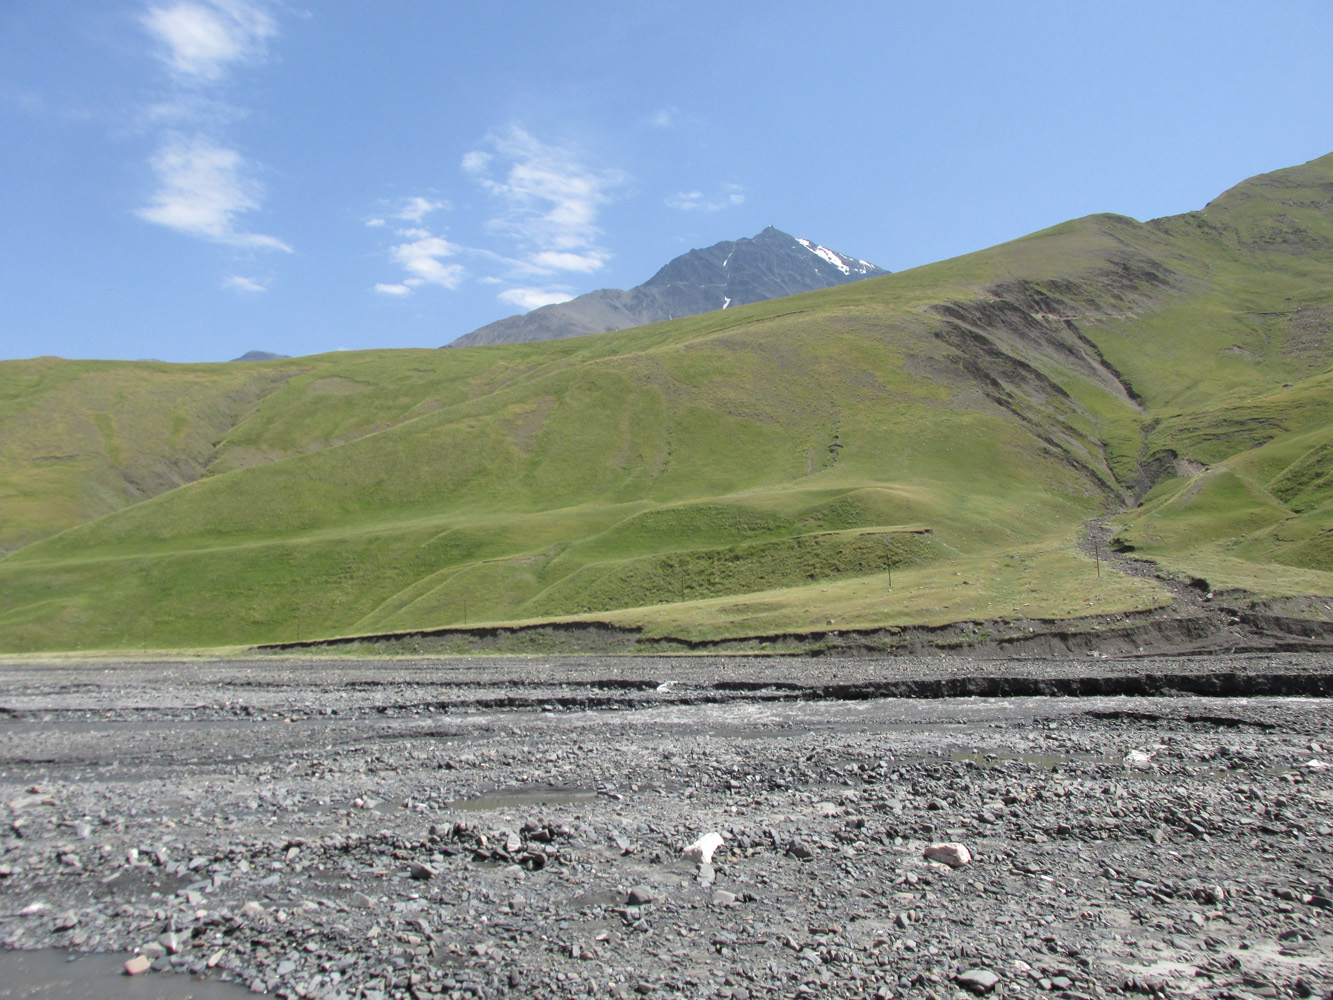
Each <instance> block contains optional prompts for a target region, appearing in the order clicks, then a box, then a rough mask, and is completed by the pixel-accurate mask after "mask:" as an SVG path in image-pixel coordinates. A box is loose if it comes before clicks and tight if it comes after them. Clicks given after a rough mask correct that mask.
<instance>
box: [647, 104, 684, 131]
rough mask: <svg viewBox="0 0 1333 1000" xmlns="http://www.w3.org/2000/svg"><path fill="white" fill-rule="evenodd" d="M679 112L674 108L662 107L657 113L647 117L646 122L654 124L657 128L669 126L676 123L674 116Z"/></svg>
mask: <svg viewBox="0 0 1333 1000" xmlns="http://www.w3.org/2000/svg"><path fill="white" fill-rule="evenodd" d="M678 114H679V112H678V111H677V110H676V109H675V108H663V109H662V110H661V111H659V112H657V114H655V115H653V116H652V117H651V118H649V119H648V124H650V125H655V126H657V127H658V128H670V127H671V126H672V125H674V124H676V116H677V115H678Z"/></svg>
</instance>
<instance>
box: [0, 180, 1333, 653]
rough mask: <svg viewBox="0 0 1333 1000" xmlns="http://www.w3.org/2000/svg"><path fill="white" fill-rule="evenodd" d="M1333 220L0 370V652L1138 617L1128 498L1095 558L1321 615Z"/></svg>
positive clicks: (1023, 247) (1279, 195) (1253, 197)
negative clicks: (531, 632)
mask: <svg viewBox="0 0 1333 1000" xmlns="http://www.w3.org/2000/svg"><path fill="white" fill-rule="evenodd" d="M1330 199H1333V157H1326V158H1324V159H1322V160H1317V161H1314V162H1313V163H1311V164H1307V165H1305V166H1304V167H1300V168H1294V169H1293V170H1289V171H1281V172H1278V173H1277V174H1271V175H1265V176H1264V177H1260V178H1255V179H1252V180H1251V181H1247V182H1245V183H1244V184H1242V185H1239V186H1238V187H1237V188H1235V189H1233V190H1232V191H1230V192H1227V193H1226V194H1225V195H1223V196H1222V197H1220V198H1218V199H1217V200H1216V201H1214V202H1213V203H1212V204H1210V205H1209V206H1208V207H1207V208H1205V209H1204V210H1203V211H1202V212H1197V213H1191V214H1189V215H1186V216H1180V217H1175V218H1172V219H1166V220H1158V221H1156V222H1153V223H1148V224H1141V223H1137V222H1134V221H1133V220H1130V219H1125V218H1123V217H1118V216H1093V217H1089V218H1086V219H1080V220H1075V221H1073V222H1070V223H1066V224H1064V225H1061V226H1057V227H1055V228H1053V229H1050V230H1047V231H1044V232H1042V233H1037V234H1034V235H1032V236H1029V237H1026V238H1024V239H1021V240H1016V241H1014V242H1013V243H1009V244H1004V245H1002V246H999V247H994V248H991V249H990V250H986V251H982V252H979V253H976V254H971V255H968V256H966V257H962V258H957V259H955V260H951V261H944V262H941V263H939V264H935V265H930V266H928V267H922V268H917V269H915V270H913V271H908V272H902V273H899V274H894V275H890V276H887V277H884V278H878V279H872V280H870V281H866V282H860V283H857V284H854V285H850V286H845V287H842V288H836V289H830V290H825V291H821V292H814V293H810V294H807V295H802V296H795V297H792V298H789V299H781V300H774V301H771V302H764V303H758V304H756V305H753V306H747V307H745V308H742V309H736V310H727V311H726V312H723V313H711V314H705V315H702V316H695V317H690V318H688V319H685V320H680V321H675V322H672V323H665V324H657V325H654V326H650V327H642V328H639V329H636V330H628V331H622V332H619V333H614V334H605V335H599V336H593V337H583V338H575V339H572V340H565V341H554V342H547V343H537V344H522V345H507V346H501V347H487V348H474V349H455V350H449V351H379V352H352V353H339V354H334V355H325V356H319V357H308V358H298V359H290V360H282V361H274V362H257V363H248V364H239V365H238V364H230V365H193V366H170V365H160V364H151V363H111V362H63V361H59V360H56V359H39V360H37V361H29V362H4V363H0V546H3V547H4V548H5V549H9V550H12V551H11V552H10V553H9V554H8V555H7V556H6V557H5V558H4V559H3V561H0V649H10V650H28V649H48V648H73V647H79V646H82V647H84V648H92V647H111V648H116V647H120V646H138V645H140V644H145V643H146V644H151V645H173V646H180V645H218V644H230V643H244V642H257V641H270V640H282V639H293V638H296V637H298V635H300V636H304V637H307V638H309V637H312V636H315V635H332V634H348V633H356V632H369V631H376V630H393V629H407V628H419V627H430V626H437V625H446V624H452V623H462V622H463V621H465V620H466V621H468V622H470V623H478V622H483V621H490V622H498V621H517V620H531V619H544V618H551V617H560V616H570V615H579V614H590V613H593V614H597V615H598V616H599V617H608V616H609V617H614V618H615V619H616V620H619V621H626V622H635V623H638V624H643V625H647V626H648V627H650V628H653V629H657V630H659V631H669V632H676V633H689V634H692V635H729V634H747V633H748V632H762V631H766V630H776V629H780V630H797V631H799V630H802V629H813V628H816V627H822V626H825V625H826V624H827V622H828V621H830V620H834V621H837V622H840V623H856V624H859V625H877V624H878V625H882V624H901V623H907V622H916V621H930V622H935V621H937V620H939V619H940V616H941V615H945V616H946V617H947V616H949V615H953V616H961V617H976V616H987V615H990V616H1002V615H1033V616H1036V615H1039V614H1040V615H1055V616H1059V615H1072V614H1078V613H1083V612H1085V611H1088V610H1107V609H1123V608H1128V607H1145V606H1151V605H1152V604H1154V603H1157V602H1161V601H1162V600H1164V596H1163V592H1161V591H1160V590H1156V589H1154V588H1153V587H1152V586H1151V585H1148V584H1146V583H1144V582H1143V581H1126V580H1119V579H1108V580H1105V581H1102V582H1099V581H1098V580H1097V578H1096V577H1095V575H1094V574H1093V572H1092V567H1091V565H1090V564H1089V563H1088V562H1087V561H1086V560H1085V559H1084V558H1083V557H1082V556H1081V555H1079V554H1078V552H1077V550H1076V548H1075V546H1074V542H1075V540H1076V538H1077V536H1078V534H1079V532H1080V530H1081V527H1082V525H1083V523H1084V522H1085V521H1086V519H1087V518H1089V517H1093V516H1098V515H1101V514H1103V513H1106V512H1109V511H1115V510H1118V509H1121V508H1122V507H1124V506H1125V505H1126V504H1127V503H1129V504H1132V503H1133V501H1134V500H1135V499H1136V498H1137V497H1138V496H1140V495H1143V494H1144V493H1145V492H1146V496H1145V497H1144V501H1143V504H1142V505H1141V506H1137V507H1133V508H1132V509H1131V510H1129V511H1128V512H1127V513H1126V514H1124V515H1122V520H1121V524H1120V536H1121V540H1122V543H1123V544H1125V545H1131V546H1133V547H1135V548H1136V549H1138V550H1140V551H1142V552H1144V553H1146V554H1149V555H1152V556H1153V557H1154V558H1158V559H1160V560H1161V561H1163V562H1165V563H1167V564H1169V565H1172V566H1175V567H1178V568H1181V569H1184V570H1189V571H1191V572H1197V573H1201V574H1207V575H1208V578H1209V579H1210V581H1214V582H1215V583H1217V584H1218V585H1226V584H1227V582H1228V581H1233V582H1235V583H1236V585H1244V586H1247V587H1250V588H1252V589H1259V590H1265V589H1266V590H1268V591H1271V592H1275V593H1277V592H1322V593H1329V592H1333V574H1330V572H1329V570H1330V564H1329V562H1328V558H1327V557H1328V555H1329V543H1328V541H1327V539H1328V538H1329V537H1330V536H1329V532H1330V529H1333V523H1331V522H1330V504H1331V502H1333V481H1331V480H1330V475H1329V465H1328V462H1327V461H1326V459H1327V456H1328V455H1329V453H1330V452H1331V451H1333V412H1331V411H1333V402H1331V400H1333V370H1331V369H1330V365H1331V363H1333V351H1331V350H1330V342H1329V326H1330V324H1329V319H1330V317H1333V301H1330V300H1331V299H1333V294H1331V292H1330V290H1333V281H1330V280H1329V279H1330V278H1333V212H1331V210H1330V209H1329V207H1328V205H1329V204H1331V203H1333V201H1330ZM1154 484H1155V485H1154ZM1150 487H1151V490H1150ZM890 574H892V580H893V586H892V589H890V586H889V581H890Z"/></svg>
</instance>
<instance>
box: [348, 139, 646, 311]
mask: <svg viewBox="0 0 1333 1000" xmlns="http://www.w3.org/2000/svg"><path fill="white" fill-rule="evenodd" d="M584 160H585V158H584V156H583V154H582V153H581V152H580V151H579V150H577V149H576V148H575V147H573V146H571V145H569V144H554V143H547V142H543V141H542V140H540V139H537V138H536V137H535V136H533V135H532V134H531V133H529V132H527V131H525V130H524V129H522V128H519V127H517V126H513V127H510V128H508V129H504V130H501V131H498V132H495V133H492V134H491V135H490V136H488V137H487V139H486V141H485V148H482V149H474V150H469V151H468V152H465V153H464V154H463V156H462V157H461V159H460V163H461V166H462V169H463V172H464V173H465V174H466V175H467V176H468V177H470V178H472V180H474V181H475V182H476V183H477V184H479V185H480V186H481V187H482V188H483V189H484V190H485V191H486V192H488V193H489V194H490V195H491V196H492V198H493V200H494V204H495V210H494V212H493V213H492V215H491V217H490V218H489V219H488V220H487V223H486V228H487V229H488V230H489V231H490V232H491V233H493V234H498V235H499V236H500V237H502V238H505V239H506V240H507V241H509V242H510V243H511V244H512V249H509V248H502V249H506V250H508V252H500V250H498V249H488V248H483V247H477V246H461V245H459V244H455V243H452V242H450V241H449V240H447V239H445V238H444V237H443V236H440V235H437V233H435V232H432V230H431V229H428V228H426V224H425V219H426V216H427V215H429V214H430V213H431V212H435V211H438V210H441V209H443V210H449V209H451V207H452V206H451V205H450V204H449V202H447V201H445V200H442V199H436V198H430V197H423V196H420V195H417V196H413V197H411V198H407V199H404V200H403V201H402V202H401V203H399V205H398V207H397V209H396V210H390V211H385V210H383V209H381V214H380V215H377V216H376V217H375V218H374V219H372V220H371V221H370V222H369V223H367V224H368V225H385V224H386V220H389V219H398V220H402V221H404V222H407V223H410V225H408V226H405V227H403V228H401V229H398V230H396V232H397V236H398V238H399V240H400V242H398V243H397V244H395V245H394V246H391V247H390V248H389V254H390V256H391V257H392V258H393V259H394V260H395V261H397V263H398V264H399V265H401V267H402V268H403V270H404V271H405V272H406V274H405V276H404V277H403V279H402V280H401V281H400V282H398V283H393V284H390V283H382V284H379V285H376V286H375V288H376V290H377V291H379V292H382V293H384V294H387V295H406V294H408V293H409V292H411V291H412V290H413V289H415V288H418V287H420V286H422V285H439V286H442V287H445V288H455V287H457V286H458V285H459V284H460V283H461V282H462V281H463V279H464V278H465V277H468V270H467V269H465V268H464V266H463V265H462V264H459V263H457V262H455V261H452V260H449V258H452V257H456V256H459V255H461V254H466V255H468V256H469V258H470V259H471V263H472V264H473V265H475V266H476V267H477V268H478V270H480V271H482V272H483V273H481V274H479V275H477V276H476V277H475V280H477V281H480V282H483V283H486V284H496V285H502V286H512V285H514V284H515V283H518V282H526V281H532V280H534V275H543V276H545V275H555V274H560V273H576V274H591V273H592V272H594V271H598V270H600V269H601V268H603V267H604V266H605V265H606V263H607V261H608V260H610V258H611V253H610V251H609V250H607V249H606V248H605V247H603V246H601V245H600V242H599V241H600V238H601V235H602V231H601V229H599V228H598V226H597V216H598V213H599V212H600V211H601V209H602V207H603V206H604V205H606V204H607V203H609V202H610V201H611V200H612V199H613V197H614V196H615V194H616V189H617V188H618V187H620V186H621V185H623V184H624V183H625V179H624V177H623V176H622V175H621V174H620V173H619V172H618V171H614V170H596V169H592V168H590V167H588V166H587V165H586V164H585V162H584ZM487 272H489V273H487ZM497 274H498V275H503V277H501V276H497ZM535 280H541V279H540V278H537V279H535ZM572 296H573V293H572V292H571V291H570V290H569V289H567V288H563V287H558V286H557V287H551V286H546V287H540V288H539V287H531V286H528V285H524V286H522V287H508V288H507V289H506V290H505V291H503V292H501V293H500V298H501V299H502V300H503V301H505V302H508V303H510V304H511V305H516V306H519V307H520V308H523V309H533V308H536V307H538V306H542V305H549V304H551V303H553V302H564V301H566V300H568V299H570V298H571V297H572Z"/></svg>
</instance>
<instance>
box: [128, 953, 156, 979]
mask: <svg viewBox="0 0 1333 1000" xmlns="http://www.w3.org/2000/svg"><path fill="white" fill-rule="evenodd" d="M152 967H153V960H152V959H150V958H149V957H148V956H146V955H135V956H134V957H133V958H131V959H130V960H129V961H128V962H126V963H125V975H127V976H141V975H143V974H144V973H145V972H147V971H148V970H149V969H151V968H152Z"/></svg>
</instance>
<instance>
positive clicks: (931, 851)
mask: <svg viewBox="0 0 1333 1000" xmlns="http://www.w3.org/2000/svg"><path fill="white" fill-rule="evenodd" d="M925 856H926V860H928V861H938V862H939V863H940V864H942V865H948V866H949V867H950V868H961V867H963V865H966V864H970V863H971V861H972V852H971V851H969V850H968V849H967V848H966V847H964V846H963V845H962V844H955V843H948V844H931V845H930V846H929V847H927V848H926V850H925Z"/></svg>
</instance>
